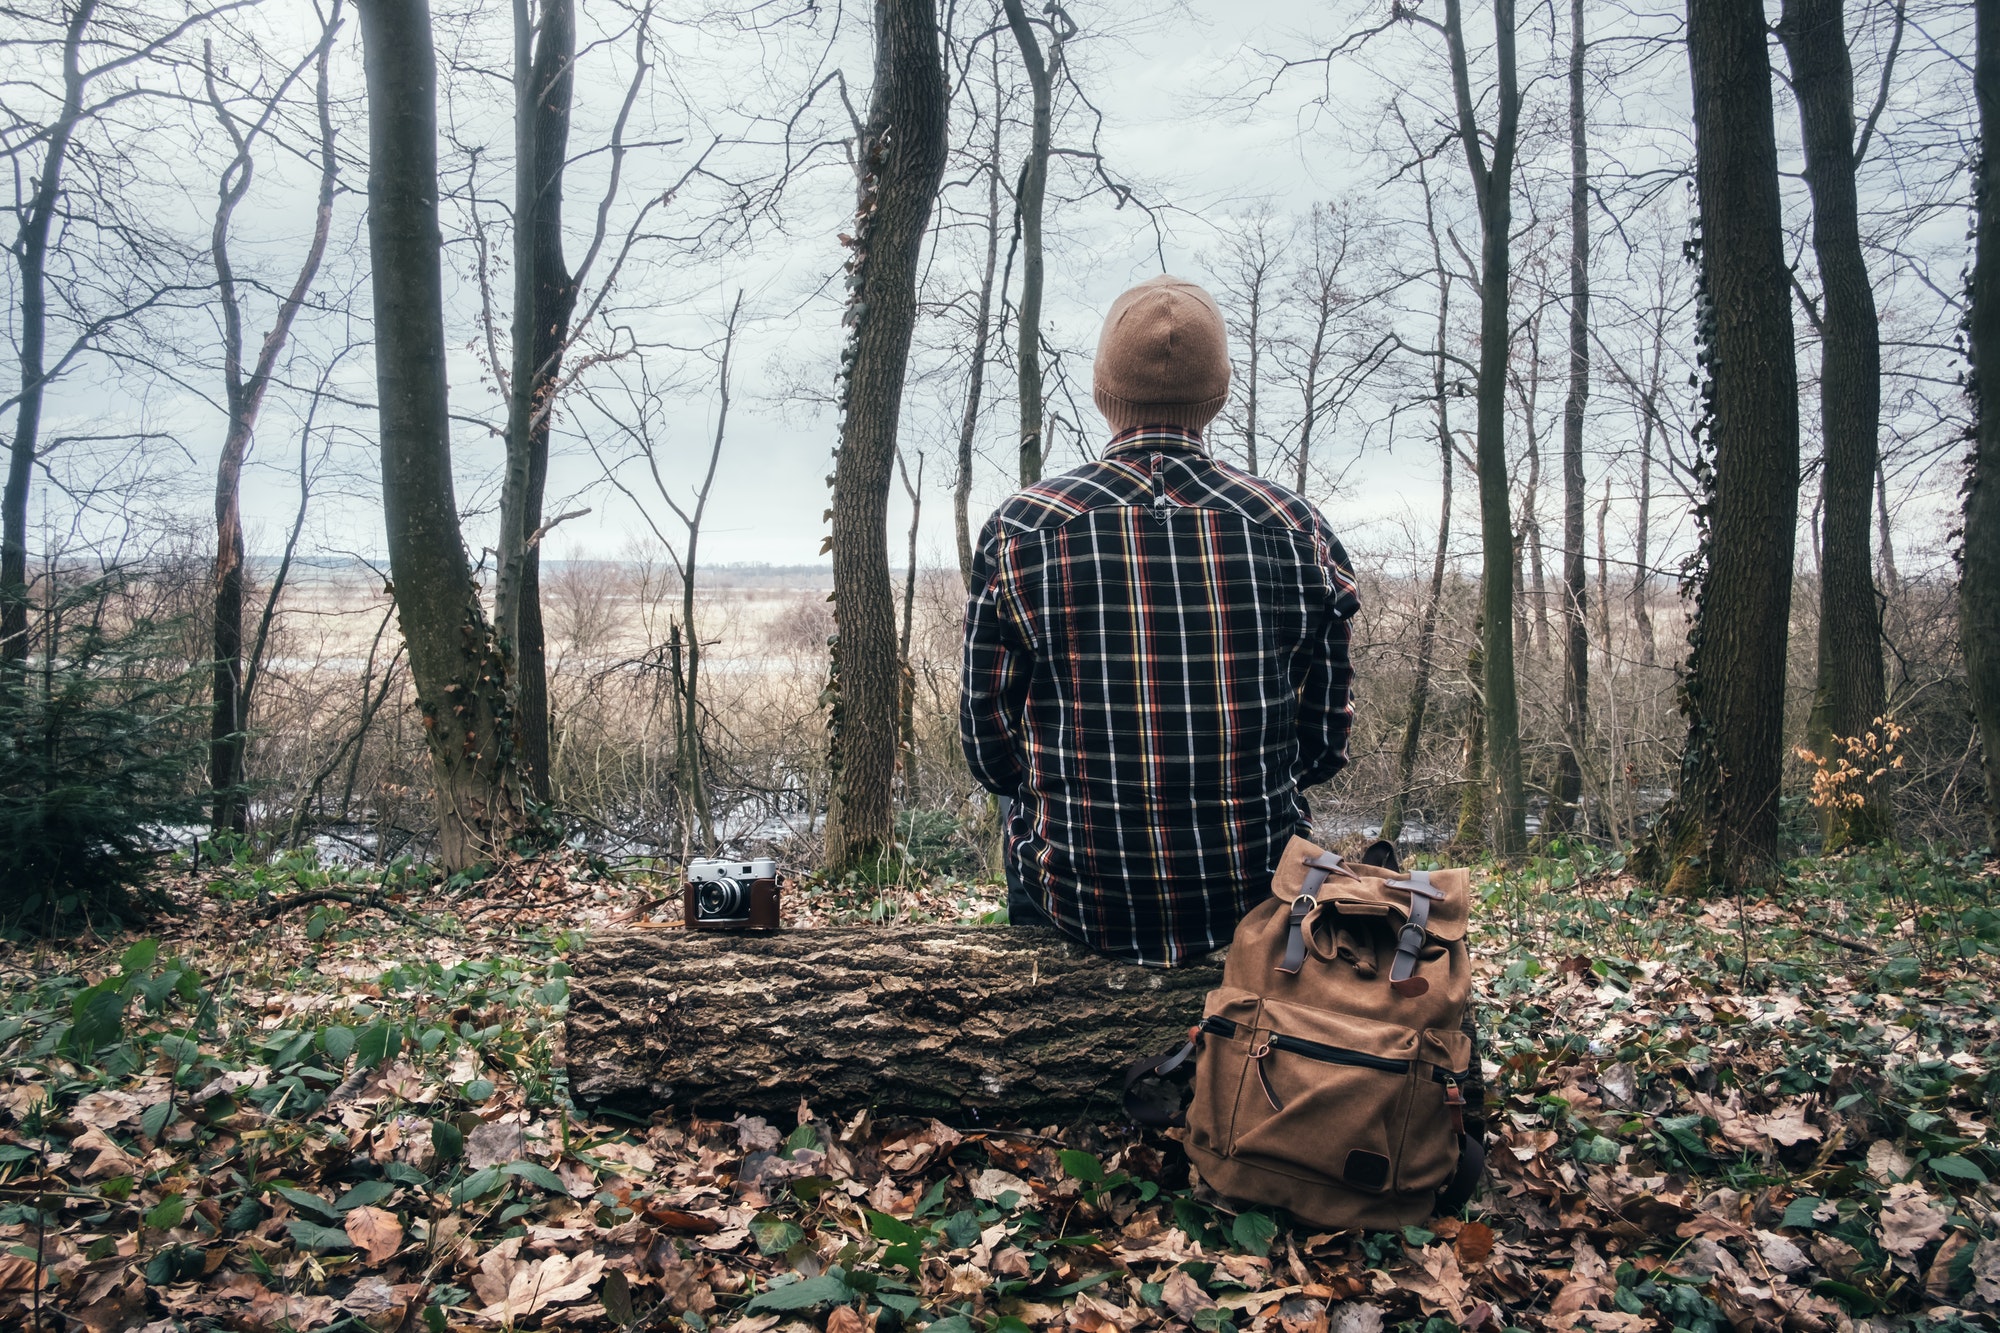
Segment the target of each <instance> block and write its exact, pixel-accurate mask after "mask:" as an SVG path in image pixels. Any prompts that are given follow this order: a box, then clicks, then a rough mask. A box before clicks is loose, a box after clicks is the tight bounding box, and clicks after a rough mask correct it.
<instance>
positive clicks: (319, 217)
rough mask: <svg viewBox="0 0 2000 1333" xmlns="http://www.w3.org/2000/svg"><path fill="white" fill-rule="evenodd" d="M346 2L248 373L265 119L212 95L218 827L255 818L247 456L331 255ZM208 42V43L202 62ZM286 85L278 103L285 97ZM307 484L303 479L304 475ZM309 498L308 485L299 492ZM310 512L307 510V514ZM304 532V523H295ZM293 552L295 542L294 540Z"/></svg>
mask: <svg viewBox="0 0 2000 1333" xmlns="http://www.w3.org/2000/svg"><path fill="white" fill-rule="evenodd" d="M340 22H341V17H340V5H339V3H338V0H336V2H335V4H334V6H333V11H332V13H331V15H330V16H329V18H328V19H327V24H326V32H325V36H323V37H322V38H321V39H320V44H319V48H318V52H317V55H316V63H317V65H318V75H317V79H316V93H315V100H316V103H317V105H318V108H319V129H320V172H319V207H318V210H317V211H316V212H315V214H314V216H313V234H312V241H311V242H310V243H309V244H308V245H307V247H306V256H305V259H304V260H303V261H302V262H301V263H300V265H299V274H298V277H297V278H296V279H295V280H294V281H293V283H292V289H291V291H290V292H289V293H287V294H286V296H285V299H284V301H283V302H282V303H281V304H280V305H279V307H278V313H277V317H276V318H275V319H274V320H273V321H272V324H271V329H270V332H268V333H266V334H265V335H264V342H263V345H262V347H261V348H260V349H259V351H258V354H257V364H256V365H255V366H254V367H253V368H252V369H251V371H250V374H249V376H248V378H245V376H244V374H243V308H242V302H241V301H240V300H239V299H238V297H237V293H236V274H235V269H234V267H233V265H232V264H231V262H230V258H229V224H230V220H231V218H232V217H233V215H234V214H235V211H236V206H237V204H239V203H240V202H242V199H243V196H244V195H245V194H246V193H248V192H249V189H250V178H251V174H252V171H253V169H254V162H255V159H254V158H253V157H252V154H251V149H252V144H253V141H254V136H255V135H256V134H257V132H258V129H259V128H261V127H260V126H253V127H252V128H251V130H250V132H249V133H248V134H245V133H243V132H242V131H241V130H240V129H239V127H238V126H237V124H236V121H235V118H234V116H233V115H231V113H230V112H229V111H228V109H227V108H226V107H225V106H224V104H223V101H222V98H221V95H220V94H219V93H218V92H217V91H216V88H215V84H214V81H213V78H212V76H211V78H210V79H209V82H208V95H209V103H210V105H211V106H212V107H213V108H214V110H215V113H216V115H217V117H219V118H220V119H221V120H222V123H223V128H224V129H225V130H226V131H227V132H228V134H229V136H230V138H231V140H232V141H233V142H234V144H235V147H236V155H235V157H234V158H233V159H231V162H230V165H229V166H228V167H227V168H226V169H225V170H224V171H223V174H222V179H221V182H220V184H219V186H218V189H219V196H220V197H219V198H218V200H217V205H216V210H215V222H214V225H213V227H212V228H211V230H210V233H209V254H210V258H211V259H212V261H213V262H214V264H215V278H216V287H217V299H218V301H219V302H220V304H221V306H222V323H223V350H222V364H223V400H224V402H225V404H226V405H227V408H228V412H229V427H228V431H227V433H226V434H225V436H224V438H223V442H222V457H221V460H220V461H219V462H218V463H217V465H216V473H215V575H214V584H213V594H214V623H213V625H212V626H211V630H212V635H213V637H212V644H211V647H212V651H213V654H214V663H213V666H212V668H211V675H212V680H213V688H212V691H211V700H212V702H211V706H210V712H209V747H208V785H209V791H210V793H211V805H210V821H211V825H212V827H213V828H214V829H215V831H216V832H218V833H222V832H234V833H241V832H243V831H244V829H245V828H246V826H247V813H248V812H247V809H246V802H245V799H244V795H245V793H244V791H243V782H244V767H243V756H244V750H245V747H246V745H247V743H248V740H249V737H248V736H247V734H246V729H247V728H248V726H249V724H250V690H249V682H248V681H246V680H245V678H244V674H243V580H244V574H243V557H244V551H243V502H242V481H243V464H244V462H245V461H246V459H247V458H248V457H249V453H250V445H251V441H252V439H253V438H254V436H255V434H256V430H257V416H258V413H259V412H260V410H261V409H262V408H263V405H264V394H265V392H266V390H268V389H269V387H270V384H271V376H272V374H273V373H274V372H275V371H276V369H277V364H278V357H279V356H280V355H282V354H283V352H284V348H285V344H286V343H287V342H288V341H289V340H290V338H291V332H292V323H293V321H294V320H296V319H297V318H298V313H299V310H300V309H301V308H302V307H303V306H304V305H305V300H306V294H307V293H308V292H309V291H311V290H312V284H313V280H314V278H316V277H317V276H318V274H319V265H320V260H321V259H322V258H323V257H324V256H325V254H326V243H327V236H328V234H329V233H330V231H331V230H332V227H333V195H334V188H335V186H336V185H337V184H338V183H339V179H340V162H339V159H338V158H337V157H336V155H335V153H334V128H333V115H332V106H331V99H330V90H329V88H328V80H327V60H328V56H329V54H330V52H331V50H332V47H333V38H334V34H335V33H336V32H337V31H338V30H339V28H340ZM207 56H208V52H207V48H206V47H204V49H203V58H204V65H205V66H206V61H207ZM283 93H284V88H283V87H280V88H279V90H278V92H277V93H276V94H274V96H273V99H272V100H273V101H274V102H275V101H276V100H277V98H278V97H281V96H283ZM300 484H301V486H303V485H304V480H303V477H302V478H301V483H300ZM301 495H302V496H303V491H302V492H301ZM300 517H301V520H303V517H304V514H303V509H302V510H301V514H300ZM293 540H294V541H296V540H297V529H296V527H295V528H294V530H293ZM286 552H287V555H288V556H289V554H290V546H289V545H288V546H287V548H286Z"/></svg>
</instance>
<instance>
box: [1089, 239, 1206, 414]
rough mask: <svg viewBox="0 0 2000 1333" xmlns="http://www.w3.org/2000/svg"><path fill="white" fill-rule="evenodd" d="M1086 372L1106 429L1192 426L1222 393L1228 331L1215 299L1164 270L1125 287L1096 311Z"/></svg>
mask: <svg viewBox="0 0 2000 1333" xmlns="http://www.w3.org/2000/svg"><path fill="white" fill-rule="evenodd" d="M1092 378H1093V381H1094V383H1093V389H1094V393H1093V395H1092V396H1093V397H1094V398H1096V400H1097V410H1098V411H1100V412H1102V413H1104V418H1105V420H1107V421H1109V422H1110V423H1111V429H1112V430H1114V431H1121V430H1127V429H1130V428H1131V427H1133V426H1181V427H1185V428H1186V429H1188V430H1197V431H1198V430H1200V429H1201V428H1202V427H1204V426H1206V425H1207V424H1208V423H1209V421H1210V419H1211V418H1213V417H1214V416H1215V414H1216V413H1217V412H1220V411H1221V410H1222V405H1223V404H1224V403H1225V402H1227V401H1228V399H1229V336H1228V334H1227V333H1226V332H1225V331H1224V329H1223V323H1222V311H1221V309H1220V308H1218V307H1217V306H1216V304H1215V298H1214V297H1212V296H1210V295H1209V294H1208V293H1207V292H1205V291H1203V290H1202V289H1201V288H1199V287H1197V286H1195V284H1193V283H1191V282H1188V281H1185V280H1184V279H1181V278H1176V277H1173V276H1171V275H1168V274H1162V275H1160V276H1159V277H1157V278H1153V279H1150V280H1148V281H1146V282H1142V283H1140V284H1139V285H1138V286H1137V287H1134V288H1132V289H1131V290H1130V291H1128V292H1126V293H1125V294H1124V295H1123V296H1121V297H1119V298H1118V299H1117V300H1116V301H1113V302H1112V303H1111V313H1110V314H1108V315H1106V316H1105V317H1104V332H1103V333H1102V334H1100V335H1099V337H1098V339H1097V364H1096V366H1095V368H1094V373H1093V376H1092Z"/></svg>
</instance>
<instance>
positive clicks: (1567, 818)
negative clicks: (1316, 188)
mask: <svg viewBox="0 0 2000 1333" xmlns="http://www.w3.org/2000/svg"><path fill="white" fill-rule="evenodd" d="M1569 24H1570V44H1569V392H1568V393H1567V394H1566V395H1565V396H1564V398H1563V608H1562V611H1563V622H1564V625H1565V627H1566V628H1567V630H1568V633H1567V634H1566V635H1565V636H1564V638H1563V744H1562V749H1561V752H1560V754H1559V755H1558V756H1557V761H1556V764H1557V766H1556V789H1555V793H1554V800H1552V801H1551V802H1550V804H1549V823H1550V826H1551V827H1552V828H1565V829H1566V828H1571V827H1574V826H1575V824H1576V823H1577V820H1578V817H1579V811H1578V809H1577V802H1578V801H1579V800H1580V799H1581V798H1582V795H1583V765H1582V754H1583V747H1584V741H1585V738H1586V737H1587V736H1588V735H1589V720H1590V631H1589V629H1588V628H1587V624H1588V622H1586V621H1585V619H1584V609H1585V607H1584V596H1585V592H1584V550H1583V508H1584V497H1583V414H1584V407H1585V405H1586V404H1587V403H1588V402H1589V400H1590V144H1589V135H1588V131H1587V129H1586V126H1585V122H1584V105H1583V56H1584V37H1583V0H1570V5H1569Z"/></svg>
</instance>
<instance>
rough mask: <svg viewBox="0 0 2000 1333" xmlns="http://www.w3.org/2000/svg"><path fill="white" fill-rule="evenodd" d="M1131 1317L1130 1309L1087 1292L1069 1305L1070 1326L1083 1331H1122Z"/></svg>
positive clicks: (1087, 1332) (1106, 1332)
mask: <svg viewBox="0 0 2000 1333" xmlns="http://www.w3.org/2000/svg"><path fill="white" fill-rule="evenodd" d="M1183 1276H1185V1274H1183ZM1131 1317H1132V1316H1131V1312H1130V1311H1128V1310H1122V1309H1120V1308H1119V1307H1118V1306H1115V1305H1113V1304H1111V1303H1110V1302H1109V1301H1100V1300H1098V1299H1097V1298H1096V1297H1095V1296H1092V1295H1091V1294H1090V1293H1089V1292H1084V1293H1082V1294H1081V1295H1079V1296H1078V1297H1077V1298H1076V1303H1075V1304H1074V1305H1072V1306H1070V1307H1069V1322H1070V1327H1072V1328H1077V1329H1081V1330H1082V1331H1083V1333H1122V1330H1123V1329H1124V1327H1125V1323H1126V1321H1127V1320H1129V1319H1130V1318H1131Z"/></svg>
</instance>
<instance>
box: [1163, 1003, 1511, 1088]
mask: <svg viewBox="0 0 2000 1333" xmlns="http://www.w3.org/2000/svg"><path fill="white" fill-rule="evenodd" d="M1201 1026H1202V1030H1203V1031H1204V1032H1213V1033H1214V1034H1216V1035H1217V1036H1219V1037H1233V1036H1235V1035H1236V1031H1237V1027H1238V1024H1237V1023H1236V1021H1235V1020H1234V1019H1229V1018H1223V1017H1221V1016H1219V1015H1215V1014H1211V1015H1209V1016H1208V1017H1207V1018H1204V1019H1202V1020H1201ZM1270 1040H1271V1047H1272V1049H1274V1050H1280V1051H1290V1052H1291V1053H1292V1054H1293V1055H1302V1056H1304V1057H1305V1058H1306V1059H1308V1060H1318V1061H1320V1062H1322V1063H1324V1064H1331V1065H1353V1066H1356V1067H1358V1068H1361V1069H1379V1070H1381V1071H1382V1072H1383V1073H1385V1074H1407V1073H1409V1072H1410V1062H1409V1061H1408V1060H1398V1059H1395V1058H1394V1057H1392V1056H1386V1055H1370V1054H1368V1053H1367V1052H1366V1051H1350V1050H1348V1049H1347V1048H1346V1047H1343V1046H1328V1045H1326V1044H1324V1043H1323V1042H1317V1041H1308V1040H1306V1039H1305V1038H1304V1037H1288V1036H1286V1035H1284V1034H1283V1033H1281V1032H1274V1033H1272V1034H1271V1039H1270ZM1425 1063H1426V1064H1429V1063H1430V1062H1429V1061H1425ZM1430 1070H1431V1081H1432V1082H1435V1083H1442V1084H1444V1085H1445V1086H1446V1088H1447V1089H1454V1088H1456V1087H1457V1085H1458V1081H1459V1080H1460V1079H1463V1078H1466V1077H1469V1076H1470V1074H1471V1072H1472V1071H1471V1070H1464V1071H1462V1072H1459V1073H1453V1072H1451V1071H1450V1070H1447V1069H1440V1068H1438V1067H1437V1066H1436V1065H1431V1066H1430Z"/></svg>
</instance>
